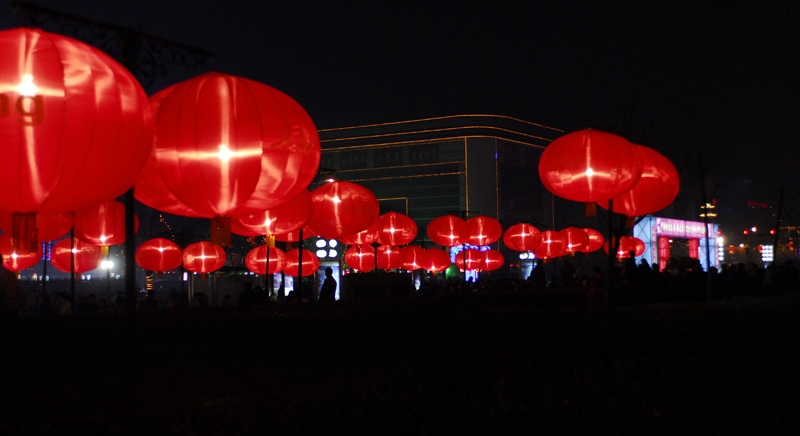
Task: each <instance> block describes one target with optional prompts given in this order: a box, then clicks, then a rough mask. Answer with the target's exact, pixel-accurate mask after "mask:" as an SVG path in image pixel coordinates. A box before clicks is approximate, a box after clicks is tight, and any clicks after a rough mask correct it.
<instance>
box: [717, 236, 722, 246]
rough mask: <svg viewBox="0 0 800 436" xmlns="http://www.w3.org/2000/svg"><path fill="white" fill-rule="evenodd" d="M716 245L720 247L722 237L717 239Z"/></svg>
mask: <svg viewBox="0 0 800 436" xmlns="http://www.w3.org/2000/svg"><path fill="white" fill-rule="evenodd" d="M717 245H722V236H718V237H717Z"/></svg>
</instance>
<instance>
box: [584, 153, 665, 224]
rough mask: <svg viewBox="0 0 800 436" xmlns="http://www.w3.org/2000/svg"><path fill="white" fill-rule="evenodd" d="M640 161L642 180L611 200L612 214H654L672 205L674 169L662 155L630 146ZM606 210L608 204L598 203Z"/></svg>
mask: <svg viewBox="0 0 800 436" xmlns="http://www.w3.org/2000/svg"><path fill="white" fill-rule="evenodd" d="M633 147H634V150H635V151H636V153H638V155H639V157H640V158H641V160H642V165H643V167H642V178H641V179H640V180H639V183H637V184H636V186H634V187H633V188H632V189H631V190H630V191H628V192H625V193H623V194H621V195H619V196H617V197H614V199H613V200H614V212H617V213H621V214H624V215H627V216H630V217H633V216H642V215H648V214H651V213H655V212H658V211H659V210H661V209H664V208H665V207H667V206H669V205H670V204H672V202H673V201H674V200H675V197H677V196H678V191H679V190H680V176H679V175H678V170H677V169H675V165H673V164H672V162H670V161H669V159H667V158H666V157H664V155H662V154H661V153H659V152H657V151H655V150H653V149H652V148H648V147H645V146H643V145H638V144H633ZM597 204H598V205H599V206H600V207H603V208H605V209H608V200H607V199H606V200H599V201H598V202H597Z"/></svg>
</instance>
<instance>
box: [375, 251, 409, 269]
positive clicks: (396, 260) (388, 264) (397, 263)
mask: <svg viewBox="0 0 800 436" xmlns="http://www.w3.org/2000/svg"><path fill="white" fill-rule="evenodd" d="M376 256H378V268H379V269H396V268H400V267H402V266H403V256H402V255H401V254H400V249H399V248H397V247H395V246H394V245H379V246H378V250H377V253H376Z"/></svg>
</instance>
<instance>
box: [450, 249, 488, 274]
mask: <svg viewBox="0 0 800 436" xmlns="http://www.w3.org/2000/svg"><path fill="white" fill-rule="evenodd" d="M485 260H486V259H485V257H484V255H483V252H482V251H479V250H476V249H474V248H467V249H466V250H462V251H461V252H459V253H456V266H457V267H459V268H461V269H463V270H468V271H478V270H482V269H483V267H484V264H483V263H484V261H485Z"/></svg>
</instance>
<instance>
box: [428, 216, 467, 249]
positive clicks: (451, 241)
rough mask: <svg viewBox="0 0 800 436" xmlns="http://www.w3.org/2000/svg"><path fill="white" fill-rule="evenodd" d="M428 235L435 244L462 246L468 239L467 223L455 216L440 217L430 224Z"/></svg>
mask: <svg viewBox="0 0 800 436" xmlns="http://www.w3.org/2000/svg"><path fill="white" fill-rule="evenodd" d="M427 233H428V237H429V238H431V241H433V243H434V244H439V245H443V246H445V247H452V246H454V245H461V244H462V243H464V241H465V240H466V238H467V222H466V221H464V220H462V219H461V218H459V217H457V216H453V215H444V216H440V217H439V218H436V219H434V220H433V221H431V222H430V224H428V228H427Z"/></svg>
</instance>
